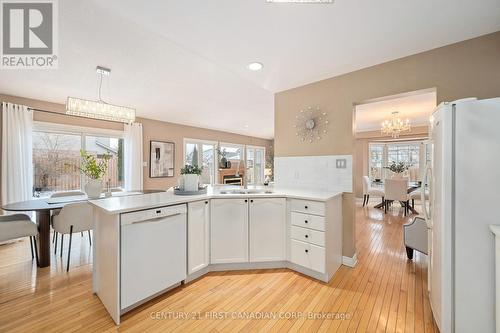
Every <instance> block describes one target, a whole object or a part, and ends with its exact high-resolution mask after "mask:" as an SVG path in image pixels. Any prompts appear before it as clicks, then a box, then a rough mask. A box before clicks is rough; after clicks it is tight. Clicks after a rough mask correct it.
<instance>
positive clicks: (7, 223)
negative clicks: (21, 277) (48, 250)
mask: <svg viewBox="0 0 500 333" xmlns="http://www.w3.org/2000/svg"><path fill="white" fill-rule="evenodd" d="M37 234H38V227H37V226H36V223H34V222H33V221H31V218H30V217H29V216H28V215H26V214H12V215H2V216H0V242H5V241H9V240H12V239H16V238H22V237H29V238H30V249H31V260H33V259H34V258H36V264H37V266H38V249H37V245H36V235H37ZM33 248H34V253H33Z"/></svg>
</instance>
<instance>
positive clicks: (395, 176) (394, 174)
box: [392, 172, 403, 179]
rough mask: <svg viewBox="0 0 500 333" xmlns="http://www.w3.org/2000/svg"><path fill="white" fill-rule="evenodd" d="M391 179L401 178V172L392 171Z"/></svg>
mask: <svg viewBox="0 0 500 333" xmlns="http://www.w3.org/2000/svg"><path fill="white" fill-rule="evenodd" d="M392 179H403V173H402V172H399V173H398V172H393V173H392Z"/></svg>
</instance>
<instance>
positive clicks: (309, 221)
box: [292, 212, 325, 231]
mask: <svg viewBox="0 0 500 333" xmlns="http://www.w3.org/2000/svg"><path fill="white" fill-rule="evenodd" d="M292 225H296V226H299V227H303V228H310V229H315V230H320V231H325V218H324V217H323V216H316V215H309V214H303V213H297V212H292Z"/></svg>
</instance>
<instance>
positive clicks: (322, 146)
mask: <svg viewBox="0 0 500 333" xmlns="http://www.w3.org/2000/svg"><path fill="white" fill-rule="evenodd" d="M499 73H500V32H496V33H494V34H489V35H485V36H482V37H479V38H475V39H471V40H468V41H464V42H460V43H457V44H452V45H448V46H445V47H441V48H438V49H434V50H431V51H427V52H424V53H420V54H417V55H413V56H409V57H405V58H401V59H398V60H394V61H391V62H387V63H384V64H380V65H377V66H373V67H369V68H365V69H362V70H359V71H356V72H352V73H349V74H345V75H341V76H337V77H333V78H330V79H327V80H323V81H319V82H315V83H312V84H308V85H305V86H302V87H298V88H295V89H291V90H287V91H283V92H280V93H277V94H276V95H275V155H276V156H301V155H329V154H353V155H354V153H355V139H354V135H353V120H354V112H353V108H354V105H355V104H357V103H360V102H363V101H366V100H370V99H373V98H377V97H383V96H390V95H395V94H399V93H404V92H408V91H416V90H420V89H426V88H436V89H437V99H438V103H439V102H442V101H452V100H456V99H459V98H464V97H469V96H476V97H478V98H489V97H496V96H500V75H499ZM307 106H319V107H320V108H321V109H322V110H324V111H326V112H327V113H328V114H329V117H330V120H331V121H330V123H331V126H330V129H329V133H328V135H327V136H326V137H325V139H324V140H321V141H320V142H319V143H314V144H308V143H301V142H300V141H298V140H297V138H296V137H295V131H294V128H293V125H294V119H295V114H296V113H297V112H298V111H299V110H300V109H301V108H304V107H307ZM357 163H359V161H357V160H356V159H355V156H354V164H357ZM343 201H344V203H343V209H344V232H343V236H344V244H343V247H344V248H343V253H344V255H345V256H352V255H353V254H354V253H355V252H356V249H355V239H354V235H355V230H354V208H355V206H354V194H345V195H344V200H343Z"/></svg>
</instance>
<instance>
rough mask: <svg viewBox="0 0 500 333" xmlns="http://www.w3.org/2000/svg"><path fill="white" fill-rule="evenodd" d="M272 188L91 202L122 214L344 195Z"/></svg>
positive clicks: (101, 207)
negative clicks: (216, 202) (214, 202)
mask: <svg viewBox="0 0 500 333" xmlns="http://www.w3.org/2000/svg"><path fill="white" fill-rule="evenodd" d="M270 190H272V193H246V194H232V193H231V194H221V193H219V191H218V190H217V189H214V188H212V187H209V188H208V190H207V194H203V195H190V196H182V195H175V194H174V193H173V191H167V192H159V193H149V194H141V195H133V196H122V197H111V198H107V199H100V200H91V201H89V202H90V203H91V204H92V205H94V206H95V207H98V208H100V209H102V210H104V211H105V212H106V213H108V214H120V213H126V212H133V211H137V210H143V209H149V208H155V207H163V206H171V205H177V204H183V203H188V202H193V201H200V200H207V199H214V198H225V199H231V198H292V199H303V200H313V201H327V200H329V199H331V198H334V197H336V196H339V195H342V192H313V191H301V190H289V189H282V190H281V189H270Z"/></svg>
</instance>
